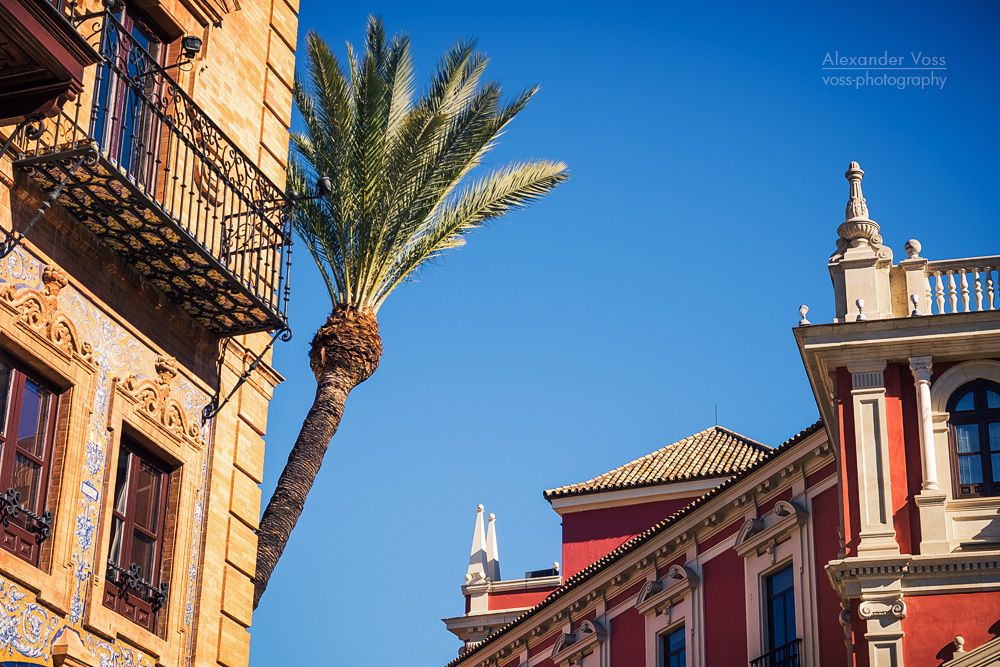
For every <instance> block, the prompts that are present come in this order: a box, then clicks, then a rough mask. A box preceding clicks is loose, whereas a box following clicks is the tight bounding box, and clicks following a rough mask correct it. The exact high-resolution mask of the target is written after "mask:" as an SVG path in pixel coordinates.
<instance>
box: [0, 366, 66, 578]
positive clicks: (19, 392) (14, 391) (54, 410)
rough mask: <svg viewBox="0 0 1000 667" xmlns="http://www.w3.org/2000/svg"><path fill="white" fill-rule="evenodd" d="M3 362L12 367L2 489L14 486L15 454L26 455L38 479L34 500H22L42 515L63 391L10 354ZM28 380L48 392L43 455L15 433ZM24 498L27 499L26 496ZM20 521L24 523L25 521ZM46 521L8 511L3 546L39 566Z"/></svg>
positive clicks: (0, 530)
mask: <svg viewBox="0 0 1000 667" xmlns="http://www.w3.org/2000/svg"><path fill="white" fill-rule="evenodd" d="M0 363H3V364H4V365H5V366H7V367H8V368H9V369H10V378H9V384H8V388H7V404H6V405H5V406H3V409H4V414H3V431H2V433H0V493H6V492H7V491H8V489H12V488H13V486H14V480H13V474H14V463H15V458H16V456H17V455H19V454H20V455H21V456H24V457H25V458H27V459H28V460H29V461H30V462H32V463H34V464H35V465H37V466H38V467H39V481H38V490H37V492H36V494H35V500H34V502H33V503H30V504H28V505H24V502H22V503H21V504H22V506H24V507H25V508H26V509H28V510H29V511H31V512H32V513H34V514H35V515H37V516H42V515H44V513H45V512H46V509H47V507H46V505H47V503H48V500H49V489H50V484H51V477H52V460H53V451H54V450H55V436H56V430H57V421H58V417H59V409H60V398H61V396H62V393H61V392H59V391H57V390H56V389H55V388H54V387H52V386H51V384H50V383H48V382H46V381H44V380H42V379H40V378H39V376H38V375H37V374H35V373H31V372H27V371H26V370H25V367H24V366H23V365H22V364H19V363H17V362H15V361H14V360H13V359H11V358H10V357H8V356H7V355H0ZM28 381H30V382H32V383H33V384H35V385H36V386H38V387H40V388H41V389H42V390H44V391H46V392H48V398H47V400H46V402H45V403H46V404H45V407H44V411H45V413H46V414H45V415H44V426H43V428H44V433H43V435H42V448H43V451H42V455H41V457H38V456H35V455H34V454H32V453H31V452H28V451H26V450H24V449H23V448H22V447H21V446H20V445H19V444H18V442H17V440H16V437H15V436H14V435H13V434H15V433H16V432H17V430H18V427H19V426H20V420H21V416H22V415H21V408H22V405H23V399H24V391H25V384H26V383H27V382H28ZM12 500H13V499H12ZM21 500H22V501H24V499H21ZM21 521H24V523H23V524H22V523H21ZM43 525H44V524H39V523H38V522H36V521H34V520H33V519H31V517H28V516H27V515H25V514H23V513H20V514H19V517H18V518H17V519H14V518H12V517H10V516H8V515H7V514H6V513H5V514H4V516H3V520H2V522H0V548H3V550H5V551H7V552H8V553H12V554H13V555H15V556H17V557H18V558H20V559H21V560H23V561H25V562H27V563H30V564H31V565H33V566H35V567H39V561H40V556H41V551H42V549H41V545H42V542H43V541H44V540H45V539H46V538H47V537H48V536H49V535H44V536H43V534H42V532H41V530H42V526H43ZM46 531H47V532H49V534H51V533H50V527H46Z"/></svg>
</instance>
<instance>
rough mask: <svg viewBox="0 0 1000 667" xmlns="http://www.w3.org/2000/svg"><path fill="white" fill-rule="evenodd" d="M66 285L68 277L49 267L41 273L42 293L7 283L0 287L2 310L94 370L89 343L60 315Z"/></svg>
mask: <svg viewBox="0 0 1000 667" xmlns="http://www.w3.org/2000/svg"><path fill="white" fill-rule="evenodd" d="M67 284H69V280H68V279H67V278H66V274H64V273H63V272H62V271H61V270H60V269H58V268H57V267H54V266H46V267H45V268H44V269H42V285H43V286H42V290H43V291H41V292H39V291H38V290H35V289H31V288H30V287H24V288H21V289H17V288H16V287H15V286H14V285H12V284H10V283H7V284H5V285H3V286H2V287H0V308H2V309H3V310H6V311H8V312H9V313H11V314H12V315H13V316H14V318H15V322H17V323H18V324H20V325H21V326H23V327H24V328H25V329H27V330H28V331H29V332H31V333H32V334H34V335H35V336H36V337H38V338H40V339H42V340H43V341H44V342H45V343H47V344H48V345H50V346H52V347H54V348H55V349H57V350H59V351H60V352H62V353H63V354H64V355H66V356H68V357H76V358H79V359H80V360H81V361H83V362H84V365H85V366H88V367H90V368H91V369H95V368H96V363H95V362H94V350H93V348H92V347H91V345H90V343H88V342H87V341H84V340H81V339H80V336H79V334H78V333H77V330H76V326H75V325H74V324H73V322H72V321H71V320H70V319H69V318H68V317H66V316H65V315H64V314H63V313H61V312H59V292H60V291H61V290H62V289H63V288H64V287H66V285H67Z"/></svg>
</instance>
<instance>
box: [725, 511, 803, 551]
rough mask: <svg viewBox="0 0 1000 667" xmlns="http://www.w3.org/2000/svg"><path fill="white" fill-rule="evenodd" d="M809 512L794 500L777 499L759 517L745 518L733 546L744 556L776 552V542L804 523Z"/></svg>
mask: <svg viewBox="0 0 1000 667" xmlns="http://www.w3.org/2000/svg"><path fill="white" fill-rule="evenodd" d="M808 518H809V513H808V512H806V511H805V510H804V509H802V507H800V506H799V505H798V503H795V502H788V501H784V500H779V501H778V502H777V503H775V505H774V509H773V510H771V511H770V512H768V513H767V514H766V515H764V516H763V517H762V518H759V519H753V518H750V519H747V520H746V521H745V522H744V524H743V527H742V528H741V529H740V532H739V534H738V535H737V537H736V544H735V545H734V546H733V548H734V549H736V553H738V554H739V555H741V556H743V557H744V558H747V557H750V556H759V555H761V554H763V553H764V552H768V553H771V554H772V556H773V555H774V554H775V553H776V551H775V547H777V545H778V543H780V542H782V541H784V540H786V539H788V537H789V536H790V535H791V534H792V532H793V531H796V530H798V529H800V528H801V527H802V526H804V525H805V523H806V521H807V520H808Z"/></svg>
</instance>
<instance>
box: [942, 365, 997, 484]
mask: <svg viewBox="0 0 1000 667" xmlns="http://www.w3.org/2000/svg"><path fill="white" fill-rule="evenodd" d="M987 389H989V390H990V391H993V392H995V393H997V394H1000V383H997V382H994V381H992V380H987V379H985V378H979V379H976V380H972V381H970V382H966V383H965V384H963V385H961V386H960V387H959V388H958V389H956V390H955V391H953V392H952V394H951V396H949V397H948V454H949V458H950V460H951V477H952V484H953V488H954V493H955V498H995V497H998V496H1000V479H993V465H992V461H991V460H990V455H991V453H996V452H991V450H990V437H989V422H990V421H994V422H1000V408H990V407H987V405H986V403H985V401H986V390H987ZM969 392H972V395H973V409H972V410H963V411H961V412H957V411H956V410H955V408H956V407H957V406H958V402H959V400H960V399H962V398H964V397H965V396H966V394H968V393H969ZM980 401H982V403H983V405H982V406H980ZM969 424H976V425H978V427H979V456H978V458H979V464H980V469H981V471H982V477H983V481H982V483H980V484H978V485H976V484H962V481H961V472H960V469H959V460H960V459H961V458H971V457H973V456H975V454H961V455H960V454H959V453H958V432H957V430H956V426H966V425H969ZM976 486H980V487H982V488H981V489H980V490H976V488H975V487H976Z"/></svg>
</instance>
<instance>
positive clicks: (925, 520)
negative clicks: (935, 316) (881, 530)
mask: <svg viewBox="0 0 1000 667" xmlns="http://www.w3.org/2000/svg"><path fill="white" fill-rule="evenodd" d="M909 361H910V371H911V372H912V373H913V380H914V382H915V383H916V392H917V414H918V415H919V418H920V469H921V471H922V473H923V478H924V479H923V483H922V484H921V489H920V494H919V495H917V496H915V497H914V501H915V502H916V504H917V508H918V511H919V514H920V553H922V554H927V553H948V552H949V551H951V547H950V545H949V543H948V526H947V519H946V517H945V512H944V501H945V498H946V496H945V494H944V492H943V491H942V490H941V486H940V484H939V483H938V464H937V455H936V451H935V450H936V447H935V444H934V411H933V409H932V405H931V373H932V371H933V369H934V363H933V359H932V358H931V357H910V359H909Z"/></svg>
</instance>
